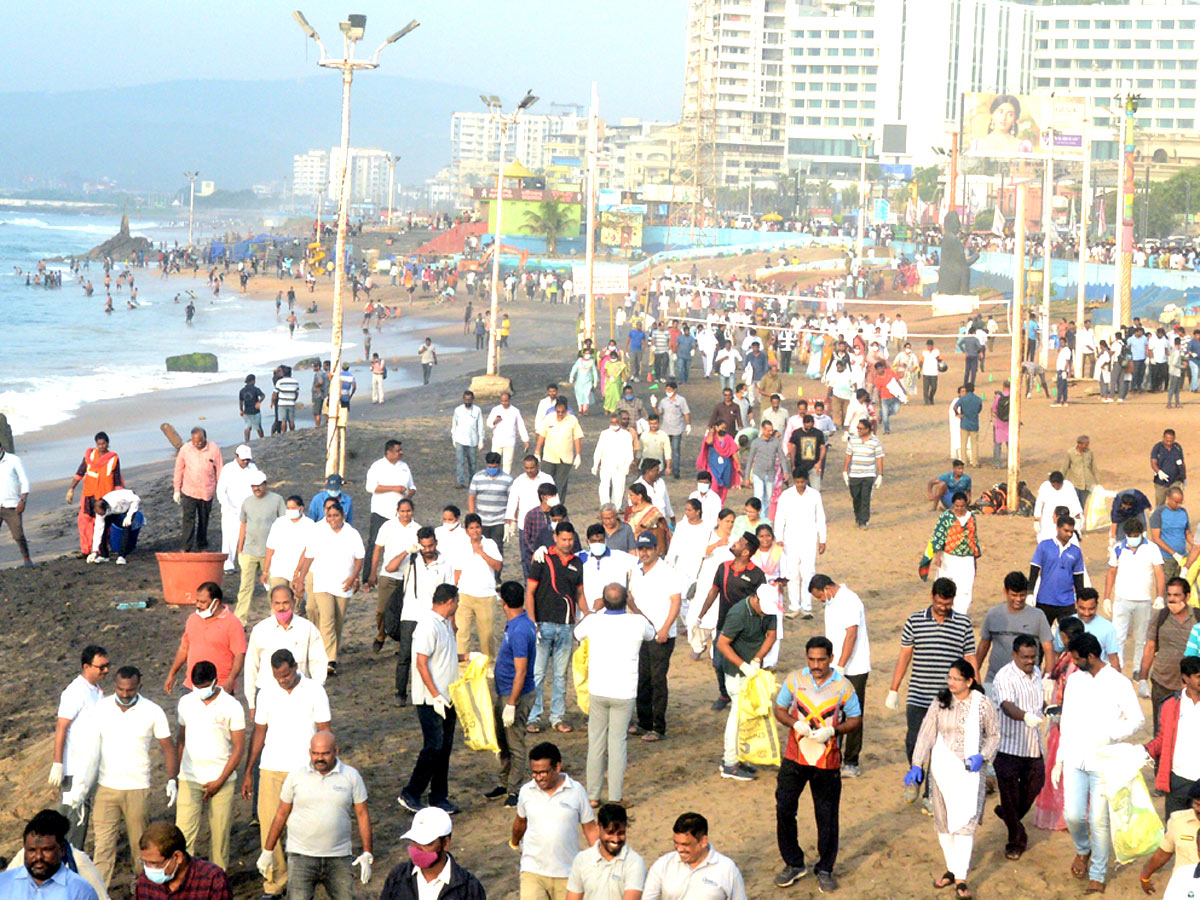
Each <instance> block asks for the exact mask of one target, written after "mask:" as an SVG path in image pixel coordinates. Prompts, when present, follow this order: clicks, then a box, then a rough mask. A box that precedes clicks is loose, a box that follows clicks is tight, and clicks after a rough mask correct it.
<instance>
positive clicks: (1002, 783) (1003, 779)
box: [992, 713, 1046, 850]
mask: <svg viewBox="0 0 1200 900" xmlns="http://www.w3.org/2000/svg"><path fill="white" fill-rule="evenodd" d="M1001 715H1003V713H1001ZM992 765H993V766H995V768H996V786H997V790H998V791H999V793H1000V818H1001V819H1003V820H1004V825H1005V827H1006V828H1008V846H1009V847H1011V848H1014V849H1017V850H1024V849H1025V847H1026V846H1027V845H1028V844H1029V835H1027V834H1026V833H1025V826H1024V825H1022V824H1021V820H1022V819H1023V818H1025V814H1026V813H1027V812H1029V810H1031V809H1032V808H1033V802H1034V801H1035V800H1036V799H1037V795H1038V794H1040V793H1041V792H1042V787H1043V785H1044V784H1045V783H1046V764H1045V762H1044V761H1043V760H1042V758H1041V757H1040V756H1014V755H1012V754H1011V753H997V754H996V759H995V760H994V761H993V763H992Z"/></svg>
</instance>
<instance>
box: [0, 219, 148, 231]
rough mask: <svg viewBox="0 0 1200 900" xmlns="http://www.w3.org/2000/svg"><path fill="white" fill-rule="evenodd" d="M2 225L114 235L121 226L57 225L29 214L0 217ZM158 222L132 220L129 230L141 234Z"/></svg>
mask: <svg viewBox="0 0 1200 900" xmlns="http://www.w3.org/2000/svg"><path fill="white" fill-rule="evenodd" d="M0 225H15V226H17V227H20V228H44V229H48V230H50V231H75V232H79V233H81V234H103V235H108V236H112V235H113V234H115V233H116V230H117V228H118V227H119V226H114V225H82V224H76V225H55V224H53V223H51V222H47V221H45V220H43V219H38V218H32V217H29V216H16V217H13V218H0ZM157 227H158V223H157V222H130V223H129V230H130V233H131V234H134V235H138V234H141V233H142V232H143V231H144V230H145V229H148V228H157Z"/></svg>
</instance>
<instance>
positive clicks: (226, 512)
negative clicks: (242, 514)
mask: <svg viewBox="0 0 1200 900" xmlns="http://www.w3.org/2000/svg"><path fill="white" fill-rule="evenodd" d="M241 528H242V523H241V522H240V521H239V520H238V511H237V510H236V509H232V510H231V509H229V508H228V507H225V506H222V507H221V552H222V553H224V554H225V571H226V572H232V571H233V570H234V569H235V568H237V545H238V532H239V531H240V530H241Z"/></svg>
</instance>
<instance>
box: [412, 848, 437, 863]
mask: <svg viewBox="0 0 1200 900" xmlns="http://www.w3.org/2000/svg"><path fill="white" fill-rule="evenodd" d="M408 858H409V859H411V860H412V861H413V865H414V866H416V867H417V868H418V869H428V868H429V867H430V866H432V865H433V864H434V863H436V862H437V861H438V855H437V854H436V853H434V852H433V851H432V850H422V849H421V848H420V847H417V846H415V845H414V844H409V845H408Z"/></svg>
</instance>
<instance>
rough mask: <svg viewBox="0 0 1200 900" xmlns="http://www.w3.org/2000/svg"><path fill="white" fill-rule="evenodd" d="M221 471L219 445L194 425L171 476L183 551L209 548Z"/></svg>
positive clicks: (177, 457) (181, 447)
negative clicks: (211, 521) (178, 515)
mask: <svg viewBox="0 0 1200 900" xmlns="http://www.w3.org/2000/svg"><path fill="white" fill-rule="evenodd" d="M220 474H221V448H220V447H218V446H217V445H216V444H214V443H213V442H211V441H210V440H209V439H208V432H206V431H205V430H204V429H203V428H201V427H199V426H196V427H195V428H193V429H192V434H191V439H190V440H189V441H188V442H187V443H186V444H183V445H181V446H180V448H179V452H178V453H177V454H176V456H175V473H174V475H173V477H172V487H173V489H174V499H175V504H176V505H177V506H178V507H179V508H180V511H181V512H182V514H183V550H184V552H185V553H191V552H193V551H196V550H198V551H200V552H204V551H206V550H207V549H208V517H209V515H210V514H211V513H212V502H213V497H214V496H216V493H217V478H218V477H219V476H220ZM239 508H240V507H239ZM226 562H227V563H228V562H231V560H226Z"/></svg>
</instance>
